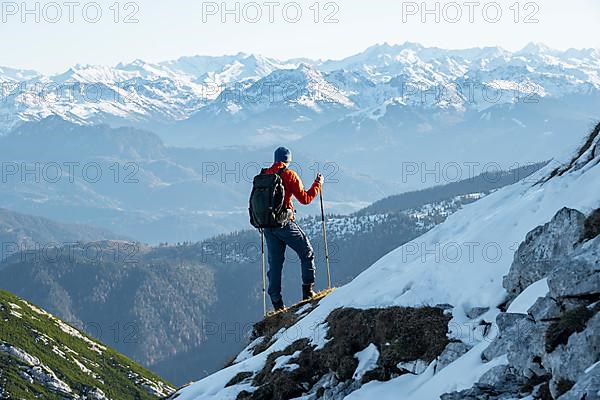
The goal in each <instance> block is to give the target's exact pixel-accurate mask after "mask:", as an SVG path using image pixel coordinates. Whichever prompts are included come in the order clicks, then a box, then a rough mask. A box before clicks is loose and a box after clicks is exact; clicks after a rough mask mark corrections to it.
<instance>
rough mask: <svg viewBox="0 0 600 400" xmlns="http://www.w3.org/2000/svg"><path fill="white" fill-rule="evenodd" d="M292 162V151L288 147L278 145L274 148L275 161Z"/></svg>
mask: <svg viewBox="0 0 600 400" xmlns="http://www.w3.org/2000/svg"><path fill="white" fill-rule="evenodd" d="M280 161H281V162H285V163H289V162H292V152H291V151H290V149H288V148H285V147H280V148H278V149H277V150H275V162H280Z"/></svg>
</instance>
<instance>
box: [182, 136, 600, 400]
mask: <svg viewBox="0 0 600 400" xmlns="http://www.w3.org/2000/svg"><path fill="white" fill-rule="evenodd" d="M599 128H600V127H599ZM597 131H598V128H597V129H596V133H597ZM557 163H558V165H562V167H561V168H557ZM598 188H600V135H598V134H596V136H595V137H594V138H593V140H590V141H588V143H586V146H584V147H583V148H582V149H581V151H580V152H579V153H578V154H577V155H576V157H575V159H572V154H565V155H564V157H563V158H562V159H557V160H555V162H553V163H551V164H550V165H548V166H547V167H545V168H544V169H542V170H541V171H539V172H538V173H536V174H534V175H533V176H532V177H531V179H528V180H526V181H522V182H519V183H517V184H514V185H512V186H509V187H506V188H504V189H501V190H499V191H497V192H495V193H493V194H491V195H489V196H487V197H485V198H483V199H481V200H480V201H477V202H476V203H473V204H471V205H468V206H466V207H465V208H464V209H463V210H461V211H459V212H457V213H455V214H453V215H451V216H450V217H449V218H448V219H447V220H446V222H444V223H443V224H441V225H439V226H437V227H436V228H434V229H432V230H431V231H429V232H428V233H426V234H425V235H423V236H421V237H420V238H418V239H416V240H414V241H412V242H410V243H407V244H406V245H404V246H402V247H400V248H398V249H396V250H395V251H393V252H391V253H390V254H388V255H387V256H385V257H383V258H382V259H381V260H379V261H378V262H376V263H375V264H374V265H373V266H372V267H370V268H369V269H368V270H366V271H365V272H364V273H362V274H361V275H359V276H358V277H357V278H356V279H354V280H353V281H352V282H351V283H349V284H348V285H346V286H344V287H342V288H339V289H337V290H336V291H335V292H333V293H332V294H330V295H328V296H327V297H326V298H324V299H323V300H321V301H320V303H319V305H318V306H317V307H316V308H314V309H313V310H312V311H311V312H309V313H306V314H304V315H303V316H302V317H301V318H300V319H299V320H298V321H297V322H296V323H295V324H293V325H292V326H290V327H289V328H287V329H285V330H282V331H280V332H278V333H277V334H276V335H274V337H273V340H272V341H271V342H269V343H268V346H263V347H262V348H261V349H259V350H258V351H253V350H255V349H254V347H255V346H257V343H256V341H255V343H252V344H251V345H250V346H249V348H248V349H247V350H246V351H245V352H244V353H243V356H240V357H238V359H237V360H236V363H234V364H233V365H232V366H230V367H228V368H225V369H223V370H221V371H219V372H217V373H215V374H214V375H211V376H209V377H207V378H205V379H203V380H201V381H199V382H197V383H195V384H192V385H190V386H189V387H187V388H184V389H182V390H181V391H180V392H179V396H178V397H177V399H178V400H199V399H219V400H223V399H235V398H236V397H237V396H238V395H239V394H240V393H242V392H243V391H244V393H242V395H241V397H242V398H251V393H252V392H253V391H256V390H257V388H256V387H253V385H252V379H251V378H255V377H256V376H257V374H259V373H260V372H261V370H263V368H264V367H265V364H266V363H267V361H269V362H272V357H271V359H270V358H269V356H270V355H271V354H279V353H277V352H282V353H283V354H287V353H286V352H285V350H286V349H287V350H289V349H290V346H291V345H293V344H296V345H297V344H298V343H299V342H298V341H299V340H302V339H306V340H308V342H306V343H307V344H309V345H313V346H315V349H314V351H318V350H319V349H323V348H326V346H327V343H328V342H330V341H335V340H337V339H339V338H336V337H330V336H329V334H328V329H329V328H330V326H329V325H328V323H327V321H330V320H328V318H329V317H330V315H331V314H332V312H334V310H336V309H339V308H354V309H359V310H368V309H381V308H383V309H388V308H391V307H394V306H404V307H423V306H427V305H428V306H439V305H446V306H444V307H445V308H447V309H451V310H452V311H451V317H452V319H451V321H450V323H449V331H450V333H449V336H450V337H451V338H452V339H456V340H460V341H462V342H463V343H465V344H467V345H469V346H473V347H472V348H471V349H470V350H468V351H467V352H466V353H464V355H462V356H460V357H458V358H457V359H456V360H454V361H453V362H451V363H450V364H449V365H448V366H446V367H445V368H443V369H442V370H441V371H436V361H434V362H432V363H430V364H429V365H428V366H427V367H426V368H425V369H424V371H423V369H422V368H417V366H413V367H406V366H403V368H412V369H413V372H415V373H410V374H403V375H401V376H398V377H395V378H393V379H391V380H388V381H387V382H378V381H371V382H369V383H366V384H364V385H362V386H361V385H360V384H358V385H356V386H354V387H353V388H352V391H351V394H350V395H349V396H348V398H349V399H374V398H377V399H380V400H384V399H398V398H402V399H403V400H411V399H414V400H421V399H435V398H439V396H440V395H441V394H443V393H447V392H452V391H458V390H461V389H466V388H470V387H471V386H472V385H473V384H474V383H475V382H476V381H477V380H478V379H479V377H480V376H481V375H483V374H484V373H485V372H486V371H488V370H489V369H490V368H492V367H494V366H498V365H502V364H506V363H507V359H506V356H504V355H502V356H499V357H497V358H495V359H493V360H491V361H489V362H487V363H484V362H483V361H481V360H482V359H481V354H482V352H483V351H484V350H485V349H486V347H488V346H489V344H490V339H489V337H488V336H487V332H488V331H490V330H491V331H492V332H493V331H494V328H495V323H494V322H493V321H494V320H495V317H496V315H498V313H499V312H500V310H499V307H500V306H501V304H502V303H503V302H504V301H505V298H506V295H507V294H506V291H505V289H504V288H503V286H502V279H503V276H505V275H506V274H507V273H508V271H509V268H510V266H511V262H512V261H513V255H514V252H515V250H516V248H517V247H518V245H519V244H520V243H521V242H522V241H523V240H524V239H525V235H526V234H527V233H528V232H529V231H531V230H532V229H533V228H535V227H536V226H539V225H542V224H544V223H546V222H547V221H549V220H550V219H551V218H552V217H553V215H555V214H556V212H557V211H558V210H560V209H561V208H563V207H565V206H566V207H570V208H576V209H578V210H581V211H583V212H585V213H589V212H591V211H592V210H593V209H596V208H598V207H599V206H600V194H599V193H600V192H599V191H598ZM486 321H487V322H486ZM356 334H358V332H352V331H350V332H348V335H356ZM258 342H260V341H258ZM361 350H362V349H361ZM252 354H254V355H252ZM293 358H294V357H291V361H290V364H289V368H290V369H291V370H294V369H295V368H296V367H294V365H296V364H293ZM283 364H285V362H284V363H283ZM269 365H270V364H269ZM262 372H263V373H265V371H262ZM243 373H245V374H243ZM266 373H268V371H266ZM234 378H236V379H234ZM321 386H322V387H326V385H325V384H324V383H321ZM305 390H306V393H309V392H310V390H311V387H306V388H305ZM320 393H321V395H322V394H323V392H320ZM306 398H314V396H313V397H308V396H307V397H306ZM334 398H336V397H334ZM340 398H341V397H340Z"/></svg>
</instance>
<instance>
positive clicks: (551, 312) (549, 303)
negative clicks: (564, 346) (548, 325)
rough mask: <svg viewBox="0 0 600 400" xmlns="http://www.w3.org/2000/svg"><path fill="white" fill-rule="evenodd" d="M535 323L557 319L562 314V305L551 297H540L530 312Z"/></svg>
mask: <svg viewBox="0 0 600 400" xmlns="http://www.w3.org/2000/svg"><path fill="white" fill-rule="evenodd" d="M528 313H529V315H531V317H532V318H533V320H534V321H548V320H553V319H556V318H558V317H559V316H560V314H561V308H560V304H558V302H557V301H556V300H554V299H553V298H552V297H550V296H545V297H540V298H539V299H537V300H536V302H535V303H533V306H531V308H530V309H529V310H528Z"/></svg>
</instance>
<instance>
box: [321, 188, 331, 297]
mask: <svg viewBox="0 0 600 400" xmlns="http://www.w3.org/2000/svg"><path fill="white" fill-rule="evenodd" d="M319 198H320V199H321V222H322V223H323V241H324V242H325V264H326V265H327V289H331V271H330V270H329V249H328V248H327V228H326V227H325V207H324V206H323V188H321V190H319Z"/></svg>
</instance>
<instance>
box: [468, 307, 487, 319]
mask: <svg viewBox="0 0 600 400" xmlns="http://www.w3.org/2000/svg"><path fill="white" fill-rule="evenodd" d="M489 310H490V308H489V307H473V308H471V309H470V310H468V311H467V312H466V315H467V317H468V318H469V319H475V318H477V317H480V316H482V315H483V314H485V313H486V312H488V311H489Z"/></svg>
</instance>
